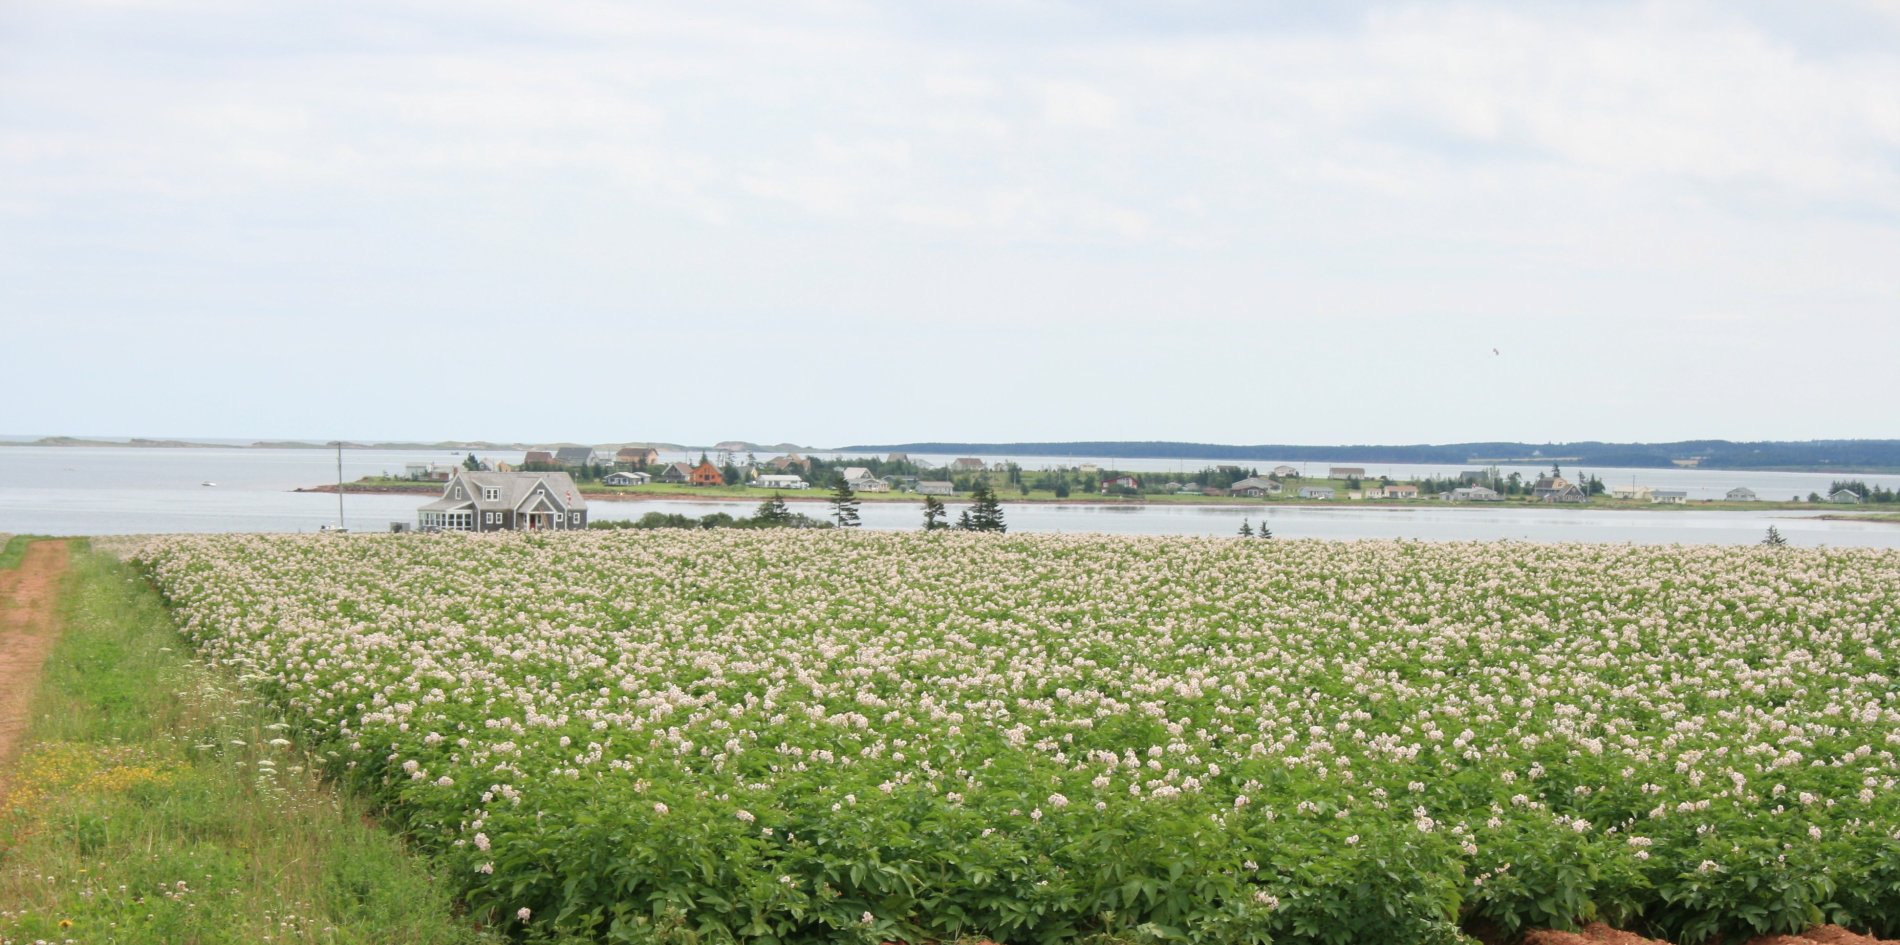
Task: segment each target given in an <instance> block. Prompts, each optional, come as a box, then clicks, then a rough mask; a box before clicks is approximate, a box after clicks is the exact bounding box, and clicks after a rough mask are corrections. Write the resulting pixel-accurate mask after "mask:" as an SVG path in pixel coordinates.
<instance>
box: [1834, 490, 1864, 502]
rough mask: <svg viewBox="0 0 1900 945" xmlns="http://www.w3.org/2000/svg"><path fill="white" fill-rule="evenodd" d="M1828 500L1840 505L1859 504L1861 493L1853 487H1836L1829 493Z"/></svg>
mask: <svg viewBox="0 0 1900 945" xmlns="http://www.w3.org/2000/svg"><path fill="white" fill-rule="evenodd" d="M1827 500H1828V501H1829V502H1833V503H1836V504H1839V505H1859V504H1860V493H1858V492H1855V491H1854V490H1852V489H1836V490H1834V492H1833V493H1831V494H1829V495H1828V497H1827Z"/></svg>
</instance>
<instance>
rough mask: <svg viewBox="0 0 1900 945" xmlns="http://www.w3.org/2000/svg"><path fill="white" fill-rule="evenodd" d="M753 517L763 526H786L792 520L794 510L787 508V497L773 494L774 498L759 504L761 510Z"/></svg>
mask: <svg viewBox="0 0 1900 945" xmlns="http://www.w3.org/2000/svg"><path fill="white" fill-rule="evenodd" d="M752 517H753V518H755V519H757V520H758V521H759V524H761V525H773V526H777V525H785V524H787V523H789V522H791V520H792V510H791V509H789V508H786V507H785V497H784V496H781V495H779V494H778V493H776V492H774V493H772V497H771V498H769V499H767V500H765V501H764V502H761V503H759V510H758V511H757V512H754V513H753V514H752Z"/></svg>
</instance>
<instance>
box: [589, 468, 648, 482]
mask: <svg viewBox="0 0 1900 945" xmlns="http://www.w3.org/2000/svg"><path fill="white" fill-rule="evenodd" d="M600 481H601V482H603V483H606V484H607V485H610V486H644V485H646V484H647V483H649V482H652V481H653V477H652V476H649V475H647V474H646V473H643V472H628V471H625V470H622V471H620V472H610V473H608V474H607V475H605V476H602V477H600Z"/></svg>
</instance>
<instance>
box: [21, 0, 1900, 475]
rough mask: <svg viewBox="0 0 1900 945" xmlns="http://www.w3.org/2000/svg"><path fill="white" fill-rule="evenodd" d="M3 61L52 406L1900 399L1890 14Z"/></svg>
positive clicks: (1402, 418)
mask: <svg viewBox="0 0 1900 945" xmlns="http://www.w3.org/2000/svg"><path fill="white" fill-rule="evenodd" d="M0 61H4V62H5V63H6V67H5V69H3V70H0V116H4V121H0V337H4V339H5V344H4V345H0V427H3V428H11V429H43V430H51V431H56V435H73V436H84V435H87V434H86V433H85V432H84V431H89V430H128V429H131V430H149V431H152V432H151V433H148V434H140V435H144V436H154V437H160V438H168V437H190V436H193V435H199V436H204V437H217V438H233V437H236V436H237V435H238V434H239V433H240V432H241V431H254V430H274V429H275V430H291V431H297V430H302V431H318V430H325V429H335V430H339V431H346V432H348V433H349V434H351V435H352V436H353V437H354V438H358V439H365V440H410V439H418V438H419V437H418V436H417V435H416V434H415V432H414V431H416V430H422V429H426V430H434V431H438V432H436V433H434V434H431V435H429V436H427V437H426V438H427V439H430V440H434V439H489V440H500V441H514V440H526V439H529V438H532V437H550V438H551V439H553V440H566V441H574V442H588V440H587V438H586V437H584V436H582V435H580V434H583V433H589V432H597V431H602V430H608V431H625V435H626V436H627V438H629V439H638V440H651V441H661V442H690V441H692V440H694V439H696V438H697V437H695V436H694V435H693V434H694V433H695V432H697V431H707V430H713V431H721V430H725V431H731V430H738V431H743V430H748V429H752V430H758V429H776V430H781V431H783V432H784V434H785V435H784V436H783V437H779V438H774V440H775V441H776V440H777V439H784V440H789V441H795V442H803V443H814V444H828V443H849V442H898V441H905V440H910V439H914V438H915V432H916V431H917V430H919V429H922V430H925V431H928V432H930V433H931V434H932V435H934V436H937V437H939V438H941V439H944V440H972V441H995V442H1007V441H1026V440H1144V439H1167V440H1182V441H1203V442H1225V443H1314V444H1333V443H1340V444H1345V443H1381V444H1383V443H1447V442H1467V441H1485V440H1506V441H1524V442H1532V441H1536V442H1543V441H1574V440H1585V439H1593V440H1605V441H1616V442H1629V441H1641V442H1657V441H1673V440H1681V439H1690V438H1720V439H1730V440H1760V439H1773V440H1808V439H1835V438H1850V437H1867V436H1869V435H1871V434H1877V433H1879V432H1880V430H1879V429H1878V428H1879V427H1880V426H1882V425H1883V423H1884V424H1885V425H1887V426H1891V425H1892V424H1891V422H1890V421H1885V420H1884V418H1883V416H1882V411H1881V406H1880V405H1881V404H1883V403H1890V402H1891V398H1892V389H1891V384H1890V380H1889V379H1890V377H1891V376H1892V372H1893V365H1894V364H1896V363H1900V324H1896V322H1900V318H1896V313H1900V278H1896V276H1895V275H1894V270H1895V267H1894V264H1893V262H1894V260H1896V259H1900V98H1897V97H1896V96H1895V95H1894V93H1893V90H1894V89H1897V88H1900V6H1895V5H1893V4H1891V3H1879V2H1872V0H1833V2H1816V3H1806V2H1804V3H1793V2H1774V0H1748V2H1739V3H1715V2H1706V0H1705V2H1694V0H1681V2H1634V0H1630V2H1606V3H1601V4H1574V3H1566V2H1556V0H1549V2H1543V0H1539V2H1528V3H1515V2H1511V3H1507V2H1502V0H1479V2H1472V3H1461V4H1458V5H1443V6H1441V5H1429V4H1427V5H1420V4H1413V3H1385V2H1349V3H1342V4H1325V5H1314V4H1308V3H1293V2H1262V3H1247V2H1220V0H1194V2H1190V3H1186V4H1176V5H1169V6H1166V7H1164V8H1155V7H1151V6H1149V5H1145V4H1127V3H1106V4H1097V3H1083V2H1062V0H1035V2H1031V3H1015V2H988V0H978V2H974V3H969V4H958V5H955V6H952V7H947V8H933V7H919V6H916V5H886V4H877V3H867V2H857V0H829V2H823V3H813V4H807V5H792V4H778V3H758V2H741V3H738V4H734V5H728V6H721V7H716V8H709V7H704V6H699V5H693V6H677V5H666V4H647V3H634V4H618V3H605V2H596V0H562V2H550V3H546V4H535V5H532V6H528V5H521V4H511V3H505V2H484V0H476V2H464V3H447V2H443V0H393V2H390V3H384V4H376V5H370V6H352V5H342V6H339V5H328V4H326V5H316V4H297V3H291V4H278V5H269V6H254V5H247V4H236V3H230V2H228V0H141V2H139V3H124V2H122V0H62V2H58V3H52V2H40V0H29V2H23V3H15V4H11V5H8V6H7V7H6V8H5V9H4V10H0ZM182 431H198V433H197V434H192V433H187V432H182ZM334 436H335V434H317V435H315V436H312V437H311V438H322V439H330V438H333V437H334ZM256 438H259V439H271V438H276V437H268V436H265V437H256ZM284 438H298V437H297V435H296V434H286V435H285V436H284ZM602 442H606V441H602Z"/></svg>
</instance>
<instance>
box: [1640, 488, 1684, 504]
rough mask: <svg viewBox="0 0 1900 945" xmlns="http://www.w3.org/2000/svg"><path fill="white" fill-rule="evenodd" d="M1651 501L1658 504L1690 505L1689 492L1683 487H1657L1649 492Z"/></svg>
mask: <svg viewBox="0 0 1900 945" xmlns="http://www.w3.org/2000/svg"><path fill="white" fill-rule="evenodd" d="M1649 501H1650V502H1651V503H1653V504H1656V505H1688V504H1689V493H1687V492H1684V491H1682V490H1681V489H1657V490H1654V491H1652V492H1651V493H1650V494H1649Z"/></svg>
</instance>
